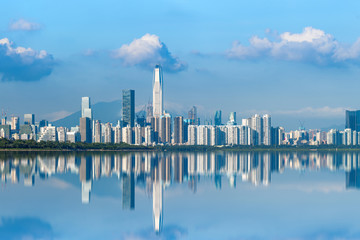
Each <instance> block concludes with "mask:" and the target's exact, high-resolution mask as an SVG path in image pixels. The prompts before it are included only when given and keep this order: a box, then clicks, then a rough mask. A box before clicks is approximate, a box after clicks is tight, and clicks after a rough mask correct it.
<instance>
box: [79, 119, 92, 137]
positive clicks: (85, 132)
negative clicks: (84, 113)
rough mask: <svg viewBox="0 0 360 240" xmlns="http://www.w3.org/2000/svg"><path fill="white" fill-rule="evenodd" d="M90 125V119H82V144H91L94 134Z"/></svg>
mask: <svg viewBox="0 0 360 240" xmlns="http://www.w3.org/2000/svg"><path fill="white" fill-rule="evenodd" d="M90 123H91V122H90V118H87V117H83V118H80V136H81V141H82V142H86V143H91V138H92V137H91V136H92V133H91V124H90Z"/></svg>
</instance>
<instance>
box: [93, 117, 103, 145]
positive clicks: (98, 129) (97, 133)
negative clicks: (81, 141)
mask: <svg viewBox="0 0 360 240" xmlns="http://www.w3.org/2000/svg"><path fill="white" fill-rule="evenodd" d="M94 128H95V131H94V142H96V143H101V130H102V129H101V122H100V121H99V120H96V121H95V126H94Z"/></svg>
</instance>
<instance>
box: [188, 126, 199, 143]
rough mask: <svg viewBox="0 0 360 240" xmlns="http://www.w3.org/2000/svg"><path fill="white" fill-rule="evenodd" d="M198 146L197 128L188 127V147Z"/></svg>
mask: <svg viewBox="0 0 360 240" xmlns="http://www.w3.org/2000/svg"><path fill="white" fill-rule="evenodd" d="M196 144H197V126H195V125H190V126H189V127H188V145H196Z"/></svg>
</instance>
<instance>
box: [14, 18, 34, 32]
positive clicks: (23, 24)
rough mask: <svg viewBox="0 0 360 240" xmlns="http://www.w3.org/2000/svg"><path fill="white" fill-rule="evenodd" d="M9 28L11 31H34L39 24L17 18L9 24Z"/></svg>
mask: <svg viewBox="0 0 360 240" xmlns="http://www.w3.org/2000/svg"><path fill="white" fill-rule="evenodd" d="M9 29H10V30H13V31H36V30H39V29H40V24H38V23H34V22H29V21H26V20H25V19H22V18H21V19H19V20H16V21H13V22H11V23H10V24H9Z"/></svg>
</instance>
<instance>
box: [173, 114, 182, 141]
mask: <svg viewBox="0 0 360 240" xmlns="http://www.w3.org/2000/svg"><path fill="white" fill-rule="evenodd" d="M174 143H175V144H182V143H184V118H183V117H181V116H180V117H175V118H174Z"/></svg>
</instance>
